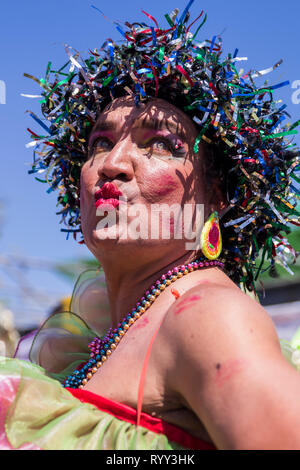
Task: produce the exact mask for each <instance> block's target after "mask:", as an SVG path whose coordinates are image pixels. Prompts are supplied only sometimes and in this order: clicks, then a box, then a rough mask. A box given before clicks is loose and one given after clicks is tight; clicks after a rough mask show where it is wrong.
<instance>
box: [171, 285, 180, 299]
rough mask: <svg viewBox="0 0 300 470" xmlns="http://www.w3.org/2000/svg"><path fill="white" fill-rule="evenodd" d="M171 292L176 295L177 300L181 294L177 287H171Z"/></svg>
mask: <svg viewBox="0 0 300 470" xmlns="http://www.w3.org/2000/svg"><path fill="white" fill-rule="evenodd" d="M171 294H173V295H174V297H175V299H176V300H177V299H178V298H179V297H180V294H179V292H178V290H177V289H173V288H172V289H171Z"/></svg>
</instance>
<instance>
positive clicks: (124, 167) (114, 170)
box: [98, 136, 134, 181]
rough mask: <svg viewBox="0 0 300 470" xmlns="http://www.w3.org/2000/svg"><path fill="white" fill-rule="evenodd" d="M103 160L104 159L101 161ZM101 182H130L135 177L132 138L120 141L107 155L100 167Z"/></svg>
mask: <svg viewBox="0 0 300 470" xmlns="http://www.w3.org/2000/svg"><path fill="white" fill-rule="evenodd" d="M101 160H102V159H101ZM98 174H99V178H100V179H101V180H107V179H110V180H113V179H121V180H125V181H130V180H131V179H132V178H133V176H134V164H133V142H132V141H131V139H130V137H129V136H128V137H126V138H124V139H122V140H120V141H118V142H117V143H116V144H115V145H114V147H113V148H112V149H111V150H110V152H109V153H107V154H106V155H105V157H104V158H103V160H102V161H101V163H100V164H99V167H98Z"/></svg>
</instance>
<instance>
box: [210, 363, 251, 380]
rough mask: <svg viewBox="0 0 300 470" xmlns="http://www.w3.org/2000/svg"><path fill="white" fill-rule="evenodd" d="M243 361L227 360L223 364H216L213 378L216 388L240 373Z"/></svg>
mask: <svg viewBox="0 0 300 470" xmlns="http://www.w3.org/2000/svg"><path fill="white" fill-rule="evenodd" d="M245 362H246V361H245V360H243V359H229V360H228V361H225V362H224V363H223V364H218V370H217V374H216V377H215V383H216V385H217V387H222V386H223V385H224V384H225V383H226V382H228V380H230V379H231V378H232V377H234V376H235V375H236V374H238V373H240V372H241V371H242V370H243V369H244V367H245Z"/></svg>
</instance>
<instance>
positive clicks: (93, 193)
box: [0, 0, 300, 450]
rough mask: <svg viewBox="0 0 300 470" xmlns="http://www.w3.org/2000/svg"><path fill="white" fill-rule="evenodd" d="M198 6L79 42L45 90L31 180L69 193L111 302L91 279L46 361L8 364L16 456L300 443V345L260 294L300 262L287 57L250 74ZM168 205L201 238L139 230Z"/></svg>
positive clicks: (0, 377)
mask: <svg viewBox="0 0 300 470" xmlns="http://www.w3.org/2000/svg"><path fill="white" fill-rule="evenodd" d="M192 3H193V1H192V0H191V1H190V2H189V3H188V5H187V7H186V8H185V9H184V11H183V12H182V13H179V11H178V10H177V9H176V10H174V11H173V12H172V13H171V14H169V15H166V16H165V20H166V23H165V26H163V27H162V26H159V25H158V23H157V21H156V19H155V18H153V17H152V16H151V15H150V14H149V13H147V12H144V13H145V21H147V23H145V22H137V23H129V22H127V23H126V24H125V25H117V29H118V31H119V33H120V34H121V35H122V36H123V38H122V39H123V40H122V43H121V44H119V43H115V42H114V41H113V40H112V39H109V40H107V41H106V42H105V43H104V44H103V46H102V47H101V48H100V49H96V50H93V51H90V54H89V56H88V57H87V58H86V59H83V58H82V57H81V55H80V54H79V53H78V52H76V51H72V49H71V48H70V47H68V46H67V47H66V52H67V54H68V57H69V60H68V62H67V64H65V65H64V66H63V67H62V68H60V69H59V70H53V69H52V64H51V63H49V64H48V68H47V72H46V76H45V78H44V79H42V80H37V79H35V80H37V81H38V83H39V84H40V85H41V87H42V90H43V91H42V94H43V100H42V114H43V119H41V118H39V117H38V116H36V115H34V114H32V117H33V118H34V119H35V120H36V121H37V122H38V123H39V124H41V126H42V129H43V131H42V135H39V134H37V133H36V132H33V131H30V132H31V134H32V143H31V144H30V145H32V146H34V147H35V151H34V162H33V166H32V170H30V173H33V174H36V173H44V175H45V177H44V179H42V180H41V179H40V178H39V180H40V181H43V182H47V183H49V185H50V188H49V192H50V191H53V190H58V191H59V196H58V205H59V206H60V209H59V212H58V214H60V215H62V220H61V221H63V222H64V223H65V225H66V226H67V228H66V229H63V230H65V231H67V233H68V236H69V234H70V233H73V236H74V238H75V239H76V237H77V235H78V234H82V240H80V241H79V243H85V244H86V246H87V247H88V249H89V250H90V251H91V252H92V253H93V255H94V256H95V258H96V259H97V260H98V261H99V263H100V265H101V267H102V268H103V271H104V273H105V283H106V288H107V298H108V301H109V307H108V308H104V310H103V312H102V313H101V314H100V307H99V304H98V307H97V289H98V290H99V291H100V290H101V289H102V288H103V285H102V284H101V282H102V281H103V278H102V277H101V276H103V275H102V273H100V269H99V270H88V271H86V272H85V273H83V274H82V275H81V276H80V278H79V279H78V281H77V283H76V285H75V288H74V291H73V295H72V299H71V302H70V308H69V310H68V311H65V312H62V313H56V314H55V315H53V316H51V317H50V318H49V319H48V320H47V321H46V322H45V323H44V325H43V326H42V327H41V328H40V329H39V331H38V333H37V335H36V336H35V339H34V341H33V344H32V347H31V351H30V359H31V361H32V363H29V362H25V361H21V360H17V359H3V360H2V361H1V364H0V430H1V432H0V447H1V448H7V449H115V450H117V449H286V448H290V449H291V448H293V449H299V448H300V428H299V424H298V422H299V416H300V400H299V390H300V375H299V373H298V371H297V368H298V365H297V364H298V363H297V358H298V350H297V347H296V346H297V345H296V344H289V343H287V342H281V343H280V341H279V339H278V336H277V334H276V331H275V328H274V325H273V323H272V321H271V319H270V318H269V317H268V315H267V313H266V311H265V310H264V309H263V308H262V307H261V305H260V304H259V302H258V301H257V299H255V298H251V296H250V295H248V293H251V292H252V293H253V292H254V294H255V289H256V287H255V286H256V284H255V283H256V281H257V279H258V277H259V274H260V272H261V271H262V268H263V266H264V263H265V261H268V262H269V269H270V273H271V274H273V275H274V273H275V271H276V263H280V264H281V265H283V266H285V267H286V269H288V270H290V267H289V265H291V264H293V263H294V262H295V261H296V256H297V253H296V252H295V251H294V249H293V248H292V247H291V246H290V245H289V243H288V241H287V238H286V235H287V234H288V233H289V232H290V230H291V228H290V226H289V224H295V225H299V212H298V211H297V208H296V206H297V198H298V196H299V194H298V190H297V186H296V185H295V184H296V183H295V181H296V182H297V181H299V178H298V176H297V171H298V170H299V168H300V161H299V155H300V152H299V149H298V148H297V147H296V146H295V145H294V144H293V143H292V140H291V139H292V138H293V135H294V134H296V132H297V131H296V127H297V125H298V124H299V122H297V123H295V124H293V125H291V124H286V121H287V120H286V118H287V117H288V114H287V112H286V109H285V106H281V107H278V106H277V103H276V101H275V100H274V94H275V91H276V89H277V88H279V87H280V86H282V85H284V83H283V84H282V83H281V84H274V85H265V86H264V87H257V86H256V84H255V79H256V78H257V77H260V76H262V75H265V74H266V73H267V72H269V71H271V70H272V69H274V68H276V67H277V66H278V65H279V63H278V64H276V65H275V66H274V67H272V68H271V69H266V70H263V71H259V72H256V71H250V72H248V73H246V74H244V75H243V73H240V72H239V71H238V70H237V64H238V61H239V60H241V58H240V57H238V53H237V51H235V52H234V53H233V54H228V55H227V56H226V55H223V53H222V49H221V38H220V37H213V38H212V40H211V41H207V40H205V41H203V42H201V40H200V39H199V31H200V30H201V27H202V26H203V23H204V22H205V20H206V15H204V13H203V12H201V14H200V15H199V17H198V18H195V19H193V20H191V21H190V19H189V8H190V6H191V4H192ZM33 78H34V77H33ZM157 204H165V205H166V206H167V207H169V206H171V205H172V204H177V205H179V206H180V207H181V208H182V211H183V212H184V210H185V208H186V206H187V205H189V206H190V207H192V216H191V217H190V218H186V219H184V221H183V222H182V223H181V222H180V227H181V228H182V229H185V228H186V226H188V228H190V229H191V230H192V232H193V231H194V230H195V233H196V234H197V236H198V235H199V244H198V245H197V244H195V245H194V246H193V247H192V248H191V249H190V248H187V247H186V242H187V239H188V237H181V238H180V237H175V236H171V238H169V239H165V238H164V237H163V235H162V231H160V230H158V236H157V237H154V236H152V237H148V238H147V237H144V238H143V237H140V238H137V237H133V236H130V234H128V233H127V235H126V236H124V232H125V229H127V228H129V226H130V227H131V228H132V230H133V223H135V222H136V218H135V217H136V213H132V212H131V209H132V208H136V207H137V206H139V207H140V208H142V209H141V214H140V217H139V219H138V220H139V223H140V230H143V229H144V228H145V227H148V223H149V222H148V220H149V218H150V214H151V210H152V207H153V206H154V205H157ZM198 204H199V205H200V206H201V207H204V214H203V215H204V221H203V223H201V225H200V226H199V224H198V222H197V221H198V219H197V217H196V215H197V213H196V209H197V207H198V206H197V205H198ZM105 210H106V212H105ZM124 214H125V215H126V216H127V219H126V220H125V219H124V218H123V216H124ZM108 215H110V216H111V217H113V216H115V217H116V219H115V222H113V223H108V225H107V226H106V227H104V226H103V225H101V221H103V220H104V218H105V217H108ZM148 216H149V217H148ZM109 220H110V221H111V220H113V218H112V219H109ZM124 220H125V221H124ZM177 220H178V219H177V218H176V217H173V219H172V218H170V220H169V222H168V223H167V227H165V228H169V229H170V230H171V234H172V235H175V229H177ZM158 223H159V221H157V219H153V218H151V228H153V230H156V229H157V228H158ZM197 224H198V225H197ZM172 230H173V231H172ZM133 232H134V230H133ZM184 233H185V234H186V232H184ZM193 233H194V232H193ZM196 238H197V237H196ZM259 256H260V259H259V262H258V257H259ZM101 295H102V297H103V294H101ZM107 311H109V313H105V312H107ZM107 327H109V329H108V331H106V332H105V328H107Z"/></svg>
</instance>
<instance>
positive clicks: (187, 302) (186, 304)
mask: <svg viewBox="0 0 300 470" xmlns="http://www.w3.org/2000/svg"><path fill="white" fill-rule="evenodd" d="M200 299H202V297H201V295H196V294H195V295H192V296H190V297H187V298H186V299H184V300H182V301H181V302H180V303H179V304H178V305H177V306H176V307H175V309H174V315H179V314H180V313H182V312H183V311H184V310H187V309H188V308H190V307H192V306H193V305H194V304H195V303H196V302H197V301H198V300H200Z"/></svg>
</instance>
